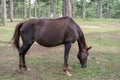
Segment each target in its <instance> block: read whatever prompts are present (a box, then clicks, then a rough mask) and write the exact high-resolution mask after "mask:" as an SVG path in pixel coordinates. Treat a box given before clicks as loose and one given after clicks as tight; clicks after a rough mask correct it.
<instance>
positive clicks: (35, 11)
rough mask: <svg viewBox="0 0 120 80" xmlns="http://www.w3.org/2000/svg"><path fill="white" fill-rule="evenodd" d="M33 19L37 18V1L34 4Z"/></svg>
mask: <svg viewBox="0 0 120 80" xmlns="http://www.w3.org/2000/svg"><path fill="white" fill-rule="evenodd" d="M34 17H35V18H37V1H35V2H34Z"/></svg>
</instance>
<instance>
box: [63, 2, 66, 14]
mask: <svg viewBox="0 0 120 80" xmlns="http://www.w3.org/2000/svg"><path fill="white" fill-rule="evenodd" d="M65 10H66V0H63V2H62V16H66V11H65Z"/></svg>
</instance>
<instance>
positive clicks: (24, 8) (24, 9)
mask: <svg viewBox="0 0 120 80" xmlns="http://www.w3.org/2000/svg"><path fill="white" fill-rule="evenodd" d="M25 18H26V7H25V0H23V19H25Z"/></svg>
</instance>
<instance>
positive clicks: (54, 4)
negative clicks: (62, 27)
mask: <svg viewBox="0 0 120 80" xmlns="http://www.w3.org/2000/svg"><path fill="white" fill-rule="evenodd" d="M56 9H57V0H53V17H54V18H56V17H57V10H56Z"/></svg>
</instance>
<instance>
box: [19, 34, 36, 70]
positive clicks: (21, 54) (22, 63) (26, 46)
mask: <svg viewBox="0 0 120 80" xmlns="http://www.w3.org/2000/svg"><path fill="white" fill-rule="evenodd" d="M21 38H22V41H23V45H22V46H21V47H20V49H19V69H20V71H22V68H24V69H25V70H27V66H26V63H25V54H26V53H27V51H28V49H29V48H30V47H31V45H32V44H33V42H34V41H33V39H32V38H31V37H29V36H27V37H26V36H25V35H21Z"/></svg>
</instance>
